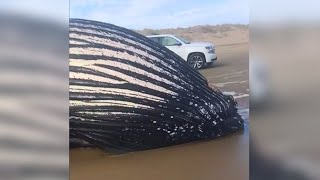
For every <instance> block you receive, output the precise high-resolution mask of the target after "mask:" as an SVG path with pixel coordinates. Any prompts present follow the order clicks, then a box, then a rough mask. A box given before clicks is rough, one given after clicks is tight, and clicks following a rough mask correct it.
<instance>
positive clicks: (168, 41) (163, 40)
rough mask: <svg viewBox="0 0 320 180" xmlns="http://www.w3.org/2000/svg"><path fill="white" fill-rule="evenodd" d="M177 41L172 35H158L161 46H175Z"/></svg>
mask: <svg viewBox="0 0 320 180" xmlns="http://www.w3.org/2000/svg"><path fill="white" fill-rule="evenodd" d="M177 43H179V42H178V41H177V40H176V39H174V38H172V37H160V44H162V45H163V46H175V45H176V44H177Z"/></svg>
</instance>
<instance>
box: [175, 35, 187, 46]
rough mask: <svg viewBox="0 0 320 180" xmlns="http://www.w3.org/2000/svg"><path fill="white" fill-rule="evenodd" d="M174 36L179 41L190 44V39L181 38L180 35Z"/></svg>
mask: <svg viewBox="0 0 320 180" xmlns="http://www.w3.org/2000/svg"><path fill="white" fill-rule="evenodd" d="M175 37H176V38H178V39H179V40H180V41H182V42H183V43H185V44H190V41H188V40H186V39H183V38H182V37H179V36H175Z"/></svg>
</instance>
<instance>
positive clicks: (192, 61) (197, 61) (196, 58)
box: [188, 53, 205, 69]
mask: <svg viewBox="0 0 320 180" xmlns="http://www.w3.org/2000/svg"><path fill="white" fill-rule="evenodd" d="M188 63H189V65H190V66H191V67H193V68H195V69H200V68H202V67H203V66H204V64H205V57H204V55H203V54H201V53H194V54H191V55H190V56H189V58H188Z"/></svg>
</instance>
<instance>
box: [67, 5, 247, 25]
mask: <svg viewBox="0 0 320 180" xmlns="http://www.w3.org/2000/svg"><path fill="white" fill-rule="evenodd" d="M70 17H71V18H83V19H90V20H96V21H102V22H107V23H111V24H115V25H119V26H123V27H126V28H130V29H145V28H151V29H161V28H177V27H190V26H195V25H205V24H210V25H216V24H249V0H70Z"/></svg>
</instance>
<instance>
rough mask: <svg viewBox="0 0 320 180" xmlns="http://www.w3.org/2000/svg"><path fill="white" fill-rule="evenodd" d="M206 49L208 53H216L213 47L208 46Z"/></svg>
mask: <svg viewBox="0 0 320 180" xmlns="http://www.w3.org/2000/svg"><path fill="white" fill-rule="evenodd" d="M206 49H207V50H208V53H214V48H213V47H212V46H207V47H206Z"/></svg>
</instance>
